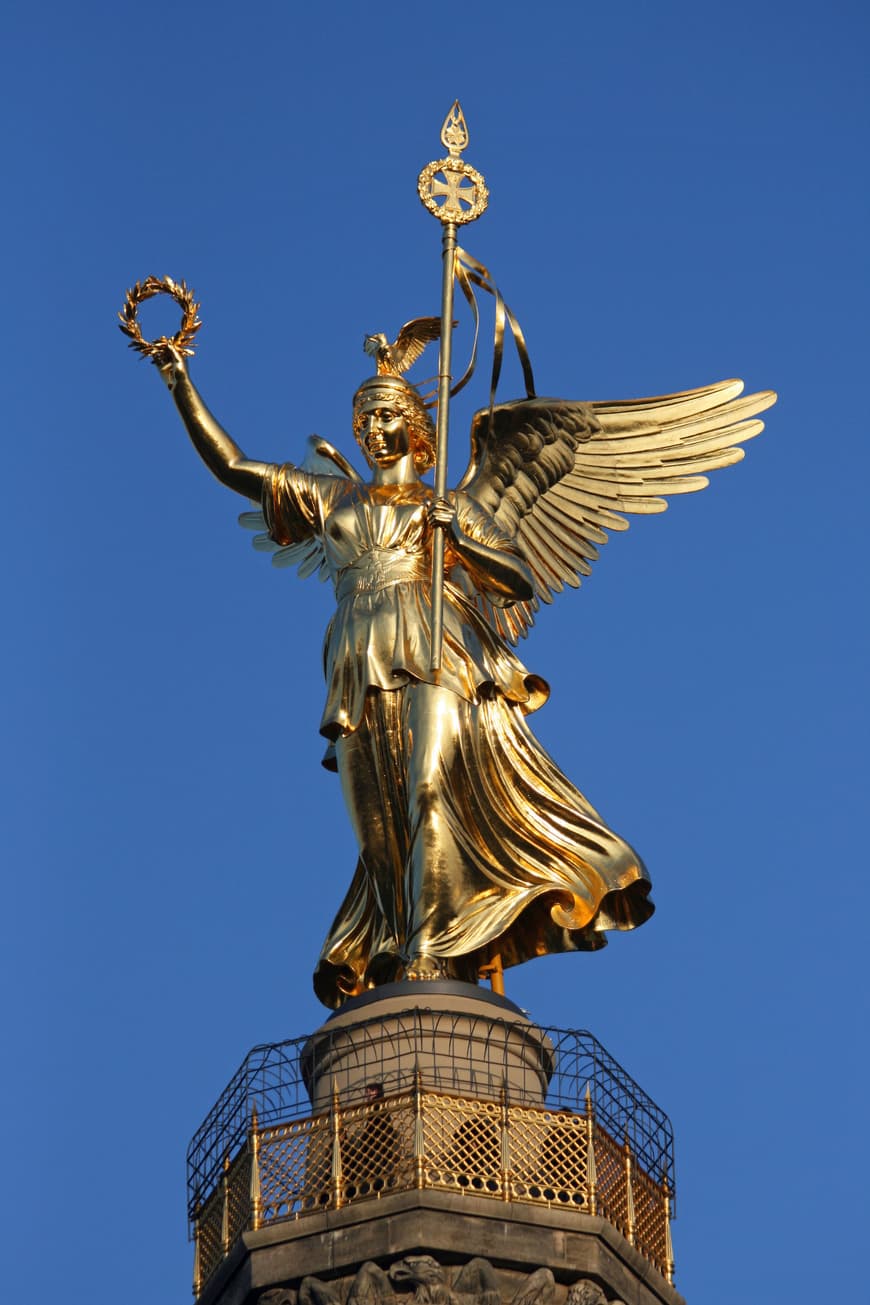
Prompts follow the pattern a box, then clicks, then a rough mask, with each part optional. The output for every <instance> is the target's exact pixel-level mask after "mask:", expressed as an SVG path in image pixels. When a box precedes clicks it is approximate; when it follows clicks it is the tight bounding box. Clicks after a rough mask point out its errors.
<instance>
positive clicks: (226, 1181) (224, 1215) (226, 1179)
mask: <svg viewBox="0 0 870 1305" xmlns="http://www.w3.org/2000/svg"><path fill="white" fill-rule="evenodd" d="M221 1186H222V1188H223V1206H222V1208H221V1250H222V1251H223V1253H224V1255H229V1253H230V1157H229V1153H227V1154H226V1155H225V1156H224V1176H223V1178H222V1179H221Z"/></svg>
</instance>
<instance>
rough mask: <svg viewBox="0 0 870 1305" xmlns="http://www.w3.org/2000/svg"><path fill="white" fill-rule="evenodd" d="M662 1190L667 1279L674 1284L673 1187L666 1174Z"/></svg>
mask: <svg viewBox="0 0 870 1305" xmlns="http://www.w3.org/2000/svg"><path fill="white" fill-rule="evenodd" d="M662 1192H663V1193H664V1200H665V1279H666V1280H667V1281H668V1282H669V1283H670V1284H671V1286H672V1287H673V1285H674V1244H673V1242H672V1241H671V1188H670V1184H669V1182H668V1176H667V1174H665V1177H664V1181H663V1182H662Z"/></svg>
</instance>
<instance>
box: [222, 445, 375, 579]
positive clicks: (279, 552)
mask: <svg viewBox="0 0 870 1305" xmlns="http://www.w3.org/2000/svg"><path fill="white" fill-rule="evenodd" d="M300 470H302V471H308V472H310V473H311V474H312V475H315V476H342V477H344V478H345V479H347V480H354V481H356V482H357V483H360V482H361V481H362V477H361V476H360V474H359V472H358V471H356V469H355V468H354V467H353V466H352V465H351V464H350V463H349V462H348V460H347V458H345V457H344V455H343V454H341V453H339V451H338V449H336V448H333V446H332V445H331V444H330V443H329V441H328V440H324V439H321V438H320V436H319V435H309V437H308V451H307V453H306V455H305V458H304V460H303V462H302V464H301V467H300ZM239 525H240V526H242V528H243V529H245V530H256V531H258V532H260V533H258V534H256V535H255V536H254V538H253V540H252V541H251V542H252V543H253V545H254V548H255V549H256V550H257V552H258V553H271V554H272V565H273V566H280V567H286V566H295V567H297V568H298V570H297V572H296V574H297V575H298V576H299V577H300V579H302V580H304V579H306V578H307V577H308V576H310V575H314V574H315V573H316V574H317V578H318V579H319V580H326V579H328V572H327V569H326V557H325V555H324V552H323V544H322V542H321V541H320V540H319V539H316V538H312V539H304V540H303V541H302V543H301V544H284V545H282V544H276V543H275V541H274V539H273V538H272V537H271V535H269V534H268V533H267V531H266V518H265V517H264V516H263V513H262V511H261V510H260V509H257V510H255V511H252V512H242V513H241V515H240V516H239Z"/></svg>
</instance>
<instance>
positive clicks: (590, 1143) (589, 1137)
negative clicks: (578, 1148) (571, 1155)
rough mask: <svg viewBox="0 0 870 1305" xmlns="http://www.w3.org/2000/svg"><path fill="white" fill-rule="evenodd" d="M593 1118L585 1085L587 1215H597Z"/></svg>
mask: <svg viewBox="0 0 870 1305" xmlns="http://www.w3.org/2000/svg"><path fill="white" fill-rule="evenodd" d="M594 1133H595V1116H594V1113H593V1109H592V1093H591V1091H590V1090H589V1084H588V1083H587V1084H586V1210H587V1213H588V1214H596V1213H597V1208H598V1205H597V1200H596V1193H595V1187H596V1182H597V1174H596V1172H595V1137H594Z"/></svg>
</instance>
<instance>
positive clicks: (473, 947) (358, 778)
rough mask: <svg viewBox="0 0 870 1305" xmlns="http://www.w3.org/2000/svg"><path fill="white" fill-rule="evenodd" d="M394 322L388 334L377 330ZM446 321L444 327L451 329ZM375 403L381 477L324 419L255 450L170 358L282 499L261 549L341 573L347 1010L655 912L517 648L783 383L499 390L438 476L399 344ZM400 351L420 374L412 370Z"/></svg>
mask: <svg viewBox="0 0 870 1305" xmlns="http://www.w3.org/2000/svg"><path fill="white" fill-rule="evenodd" d="M379 338H380V337H371V339H372V340H377V339H379ZM430 338H431V337H430ZM368 351H369V352H374V353H376V354H377V357H378V374H376V375H374V376H371V377H369V378H368V379H367V380H365V381H363V383H362V385H361V386H360V387H359V389H358V390H357V392H356V394H355V396H354V401H353V428H354V433H355V435H356V438H357V440H358V442H359V444H360V447H361V449H362V451H363V453H364V455H365V458H366V461H367V463H368V466H369V472H370V475H369V478H368V479H365V478H363V477H362V476H360V475H359V474H358V473H357V472H356V471H355V470H354V469H353V467H352V466H351V465H350V464H349V463H348V462H347V461H346V460H345V459H344V458H343V457H342V456H341V454H339V453H338V452H337V451H336V450H335V449H333V448H332V447H331V445H329V444H327V443H326V441H324V440H320V439H317V438H316V437H312V439H311V440H310V441H309V452H308V456H307V458H306V459H305V461H304V462H303V463H302V465H301V466H294V465H292V464H289V463H287V464H285V465H283V466H276V465H270V464H267V463H264V462H257V461H253V460H251V459H249V458H247V457H246V456H245V454H244V453H243V452H242V451H241V449H240V448H239V447H238V446H237V445H236V444H235V443H234V441H233V440H232V439H231V438H230V437H229V435H228V434H227V433H226V432H225V431H224V430H223V429H222V428H221V426H220V425H219V424H218V423H217V421H216V420H215V419H214V417H213V416H212V415H211V413H210V412H209V410H208V409H207V407H206V406H205V404H204V403H203V401H202V399H201V398H200V395H199V394H198V392H197V390H196V389H195V387H194V385H193V383H192V382H191V380H190V376H189V374H188V370H187V365H186V362H185V358H184V356H183V354H182V353H181V352H180V351H179V350H177V349H172V348H168V349H167V350H164V352H163V354H162V356H161V357H158V358H157V359H156V360H155V361H156V362H157V363H158V366H159V368H160V371H161V374H162V375H163V377H164V379H165V381H166V382H167V384H168V386H169V388H170V390H171V391H172V394H173V396H174V400H175V403H176V406H177V407H178V410H179V412H180V414H181V416H182V419H183V421H184V424H185V426H186V427H187V430H188V433H189V435H190V437H191V439H192V441H193V443H194V446H195V447H196V449H197V451H198V452H199V454H200V455H201V457H202V458H203V460H204V462H205V463H206V464H207V466H208V467H209V468H210V469H211V471H212V472H213V473H214V474H215V475H216V476H217V477H218V479H219V480H221V481H222V482H223V483H224V484H225V485H228V486H229V487H230V488H231V489H233V490H236V491H237V492H238V493H240V494H243V495H244V496H245V497H246V498H248V499H254V500H256V501H257V502H258V503H260V504H261V505H262V511H261V512H256V513H246V514H245V515H244V517H243V523H244V524H248V525H251V526H254V527H255V528H256V527H257V526H258V525H259V527H260V529H261V530H264V531H265V533H264V534H263V535H261V536H260V537H259V539H258V540H255V545H257V546H258V547H262V548H268V549H272V550H274V552H275V556H274V560H275V561H276V562H278V563H285V564H288V563H289V564H297V565H298V567H299V573H300V575H303V576H304V575H311V574H315V573H317V574H319V575H320V577H321V578H322V579H327V578H328V579H329V580H331V581H332V584H333V586H334V588H335V596H336V611H335V614H334V616H333V617H332V620H331V621H330V623H329V627H328V629H327V631H326V639H325V649H324V662H325V672H326V706H325V708H324V712H323V719H322V722H321V726H320V729H321V733H322V734H323V735H324V736H325V738H326V739H327V741H328V748H327V755H326V758H325V759H324V764H325V765H326V766H328V767H329V768H331V769H334V770H337V771H338V774H339V776H340V779H341V787H342V793H343V796H344V800H345V803H346V805H347V809H348V812H349V814H350V819H351V822H352V825H353V829H354V833H355V835H356V838H357V841H358V844H359V860H358V862H357V865H356V870H355V872H354V875H353V878H352V880H351V883H350V887H349V889H348V891H347V895H346V897H345V899H344V902H343V903H342V905H341V907H340V909H339V911H338V914H337V915H336V917H335V920H334V922H333V925H332V928H331V929H330V931H329V936H328V937H327V939H326V942H325V943H324V946H323V950H322V952H321V955H320V959H319V962H318V965H317V969H316V972H315V976H314V986H315V990H316V992H317V994H318V996H319V997H320V999H321V1000H322V1001H323V1002H324V1004H326V1005H327V1006H332V1007H336V1006H339V1005H340V1004H341V1003H342V1002H343V1001H344V1000H345V999H346V998H347V997H348V996H351V995H354V994H356V993H359V992H360V991H362V990H363V989H365V988H367V987H372V986H374V985H377V984H381V983H385V982H389V981H392V980H395V979H397V978H400V977H402V976H403V975H404V976H405V977H406V978H414V979H427V978H444V977H451V978H457V979H464V980H467V981H471V982H476V980H477V977H478V975H479V974H480V972H481V971H482V970H483V969H485V968H486V967H487V966H496V967H500V966H503V967H507V966H510V965H517V964H519V963H520V962H522V961H525V960H528V959H529V958H530V957H533V956H541V955H545V954H548V953H551V952H562V951H575V950H592V949H595V948H598V947H602V946H603V945H604V943H605V942H606V938H605V934H606V931H607V930H610V929H633V928H636V927H637V926H638V925H640V924H643V922H644V921H645V920H647V919H648V918H649V916H650V915H651V914H652V910H653V907H652V903H651V902H650V900H649V897H648V893H649V888H650V883H649V879H648V877H647V873H646V870H645V868H644V865H643V862H642V861H641V859H640V857H639V856H638V855H637V853H636V852H635V851H634V849H633V848H631V847H630V846H629V844H628V843H626V842H625V841H624V840H623V839H622V838H620V837H619V835H618V834H616V833H614V832H613V831H612V830H611V829H609V828H608V826H607V825H606V824H605V823H604V821H603V820H602V818H601V817H600V816H599V815H598V813H597V812H596V811H595V809H594V808H593V807H592V806H591V805H590V804H589V802H588V801H587V800H586V798H585V797H584V796H583V795H582V794H581V793H580V792H578V790H577V789H576V788H574V786H573V785H572V784H571V783H570V782H569V781H568V780H567V779H566V777H565V776H564V775H563V774H562V772H561V771H560V770H559V768H558V766H556V764H555V762H554V761H553V760H552V759H551V758H550V757H549V756H548V755H547V753H546V752H545V751H544V749H543V748H542V747H541V745H540V744H539V743H538V742H537V740H536V739H535V737H534V736H533V734H532V733H531V731H530V729H529V727H528V724H527V717H528V716H529V715H530V714H531V713H532V712H534V711H535V710H536V709H537V708H538V707H540V706H541V705H542V703H544V702H545V701H546V699H547V697H548V694H549V687H548V685H547V683H546V681H544V680H543V679H541V678H540V676H538V675H536V674H534V673H532V672H531V671H529V670H528V669H527V668H526V667H525V665H524V664H523V663H522V662H521V661H520V659H519V658H518V656H517V655H516V652H515V651H514V646H515V645H516V644H517V642H518V640H519V639H520V637H522V636H524V635H526V634H527V632H528V630H529V627H530V626H531V624H532V622H533V620H534V613H535V611H536V609H537V608H538V605H539V603H541V602H546V603H549V602H550V601H551V600H552V598H553V596H554V594H557V593H560V592H561V591H562V589H563V587H564V586H565V585H569V586H572V587H574V588H576V587H577V586H578V585H579V584H580V580H581V577H582V576H586V575H589V574H590V569H591V565H592V563H593V562H595V561H596V560H597V558H598V554H599V549H600V548H601V546H602V544H604V543H606V542H607V532H608V531H611V530H624V529H626V527H627V525H628V522H627V521H626V519H625V517H624V516H623V515H622V514H623V513H626V512H627V513H651V512H662V511H664V509H665V508H666V506H667V501H666V496H667V495H670V494H683V493H687V492H691V491H693V490H698V489H702V488H703V487H704V486H705V485H706V484H707V480H706V478H705V473H706V472H708V471H711V470H713V469H714V468H717V467H724V466H728V465H730V464H731V463H734V462H737V461H739V460H740V459H741V458H742V457H743V451H742V449H741V448H739V447H738V445H739V444H740V442H742V441H745V440H747V439H750V438H751V437H752V436H754V435H757V434H758V433H759V431H760V430H761V429H762V423H761V422H760V421H759V420H757V419H756V414H757V413H759V412H761V411H763V410H764V409H765V408H767V407H769V406H770V405H771V404H772V403H773V402H774V400H775V395H773V394H772V393H761V394H753V395H751V396H749V397H743V398H742V397H740V396H741V393H742V389H743V386H742V383H741V382H740V381H723V382H721V383H720V384H717V385H711V386H708V387H706V388H704V389H699V390H691V391H688V392H686V393H682V394H671V395H665V396H662V397H659V398H651V399H636V400H630V401H625V402H616V403H579V402H569V401H566V400H563V399H546V398H535V397H532V398H527V399H523V400H520V401H517V402H511V403H504V404H501V405H498V406H495V407H494V408H492V409H489V408H487V409H484V410H482V411H481V412H478V413H477V414H476V416H475V417H474V420H473V422H472V427H471V460H470V463H469V466H468V470H467V471H466V473H465V475H464V476H463V478H462V481H461V483H460V484H459V486H458V487H457V489H456V490H454V491H453V492H451V493H450V494H449V495H448V496H447V498H446V499H441V500H436V499H435V498H434V496H433V492H432V490H431V489H430V488H429V487H428V486H427V485H425V484H424V482H423V480H422V479H421V477H422V476H423V474H424V473H425V471H426V470H427V468H429V467H430V466H431V465H432V464H433V462H434V445H435V432H434V428H433V425H432V421H431V418H430V416H429V412H428V410H427V408H426V406H425V405H424V402H423V400H422V398H421V396H420V394H419V393H418V391H417V389H416V388H415V387H414V386H413V385H411V384H410V383H409V382H408V381H407V380H406V379H405V378H404V377H403V376H401V375H400V374H399V371H400V368H399V366H396V367H395V368H394V369H393V371H392V372H391V371H390V370H389V357H390V354H389V350H388V349H383V348H382V349H380V350H379V351H377V350H373V349H371V348H370V349H369V350H368ZM401 370H404V368H403V367H402V368H401ZM439 528H440V529H442V530H444V532H445V535H446V549H445V562H444V577H443V584H444V600H443V602H444V643H443V653H442V665H441V669H440V671H432V670H430V669H429V665H430V661H429V642H430V640H429V635H430V608H431V596H432V573H431V566H432V561H431V559H432V540H433V534H434V531H435V530H436V529H439Z"/></svg>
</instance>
